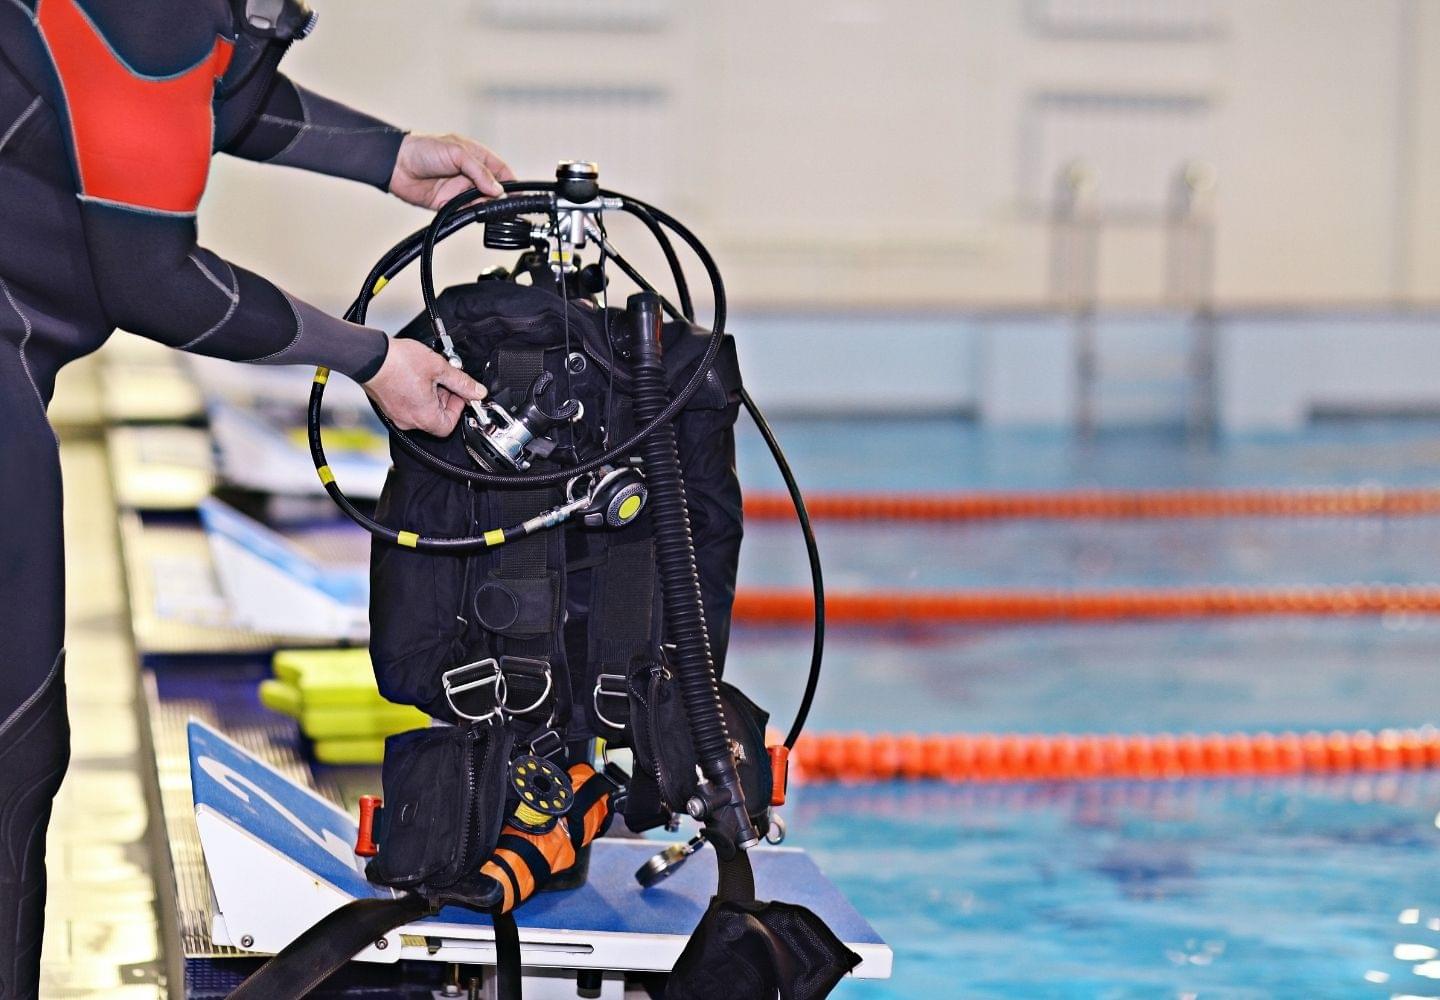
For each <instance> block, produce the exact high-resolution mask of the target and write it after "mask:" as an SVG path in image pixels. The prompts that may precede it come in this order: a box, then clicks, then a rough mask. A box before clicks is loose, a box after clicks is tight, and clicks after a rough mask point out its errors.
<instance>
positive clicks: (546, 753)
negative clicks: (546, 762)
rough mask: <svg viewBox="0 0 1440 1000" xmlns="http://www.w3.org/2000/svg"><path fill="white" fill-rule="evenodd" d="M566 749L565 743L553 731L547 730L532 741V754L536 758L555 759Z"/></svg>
mask: <svg viewBox="0 0 1440 1000" xmlns="http://www.w3.org/2000/svg"><path fill="white" fill-rule="evenodd" d="M564 749H565V741H564V740H563V739H561V737H560V734H559V733H557V732H556V731H555V730H553V729H547V730H545V731H544V732H543V733H541V734H540V735H539V736H537V737H535V738H534V739H533V740H531V741H530V753H531V754H533V755H534V756H536V757H553V756H555V755H556V754H557V753H559V752H560V751H561V750H564Z"/></svg>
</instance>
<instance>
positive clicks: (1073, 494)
mask: <svg viewBox="0 0 1440 1000" xmlns="http://www.w3.org/2000/svg"><path fill="white" fill-rule="evenodd" d="M805 505H806V508H807V509H808V510H809V512H810V516H811V517H812V518H814V519H816V520H827V521H923V522H964V521H996V520H1018V519H1033V520H1042V519H1043V520H1065V521H1069V520H1134V519H1150V518H1187V517H1188V518H1207V517H1208V518H1220V517H1417V516H1425V515H1432V514H1440V488H1429V489H1425V488H1421V489H1409V490H1389V489H1382V488H1372V487H1324V488H1317V489H1294V490H1276V489H1257V490H1065V491H1055V492H1003V493H1002V492H975V493H969V492H966V493H915V494H911V493H898V494H879V493H811V494H807V495H806V498H805ZM745 516H746V517H747V518H750V519H751V520H755V521H774V520H789V519H791V518H793V517H794V516H795V509H794V507H793V506H792V504H791V500H790V498H789V497H788V496H787V495H785V494H783V493H761V494H751V495H749V496H747V497H746V498H745Z"/></svg>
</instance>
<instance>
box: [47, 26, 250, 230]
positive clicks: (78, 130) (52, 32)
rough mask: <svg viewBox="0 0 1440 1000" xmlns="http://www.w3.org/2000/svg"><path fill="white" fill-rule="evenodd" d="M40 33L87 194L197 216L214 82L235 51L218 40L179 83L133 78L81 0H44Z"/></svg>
mask: <svg viewBox="0 0 1440 1000" xmlns="http://www.w3.org/2000/svg"><path fill="white" fill-rule="evenodd" d="M39 25H40V30H41V33H42V34H43V35H44V36H45V40H46V42H47V43H48V45H49V46H50V52H51V56H52V58H53V59H54V61H55V67H56V70H57V71H58V73H59V75H60V81H61V83H62V84H63V85H64V88H65V100H66V103H67V105H68V107H69V112H70V122H71V128H72V129H73V131H74V143H75V156H76V160H77V164H78V167H79V171H80V192H81V194H83V195H85V196H86V197H89V198H97V199H101V200H104V201H113V202H117V203H119V204H122V205H130V206H133V207H136V208H148V209H154V210H157V211H162V212H179V213H189V212H194V211H195V209H196V208H197V207H198V206H199V204H200V196H201V195H202V194H203V193H204V191H205V181H206V178H207V177H208V176H209V172H210V154H211V139H212V134H213V128H214V118H213V115H214V112H213V109H212V107H211V102H212V100H213V99H214V93H215V81H216V80H218V79H219V78H220V77H221V76H223V75H224V73H225V69H226V67H227V66H229V64H230V57H231V55H232V52H233V45H232V44H231V43H230V42H229V41H227V40H225V39H223V38H219V37H217V38H216V39H215V46H214V48H213V49H212V50H211V51H210V54H209V55H207V56H206V57H205V58H204V59H202V60H200V62H198V63H197V64H195V65H194V66H192V67H190V68H189V69H187V70H185V71H184V72H182V73H179V74H177V75H174V76H169V77H164V78H158V79H157V78H153V77H147V76H143V75H141V74H139V73H136V72H135V71H134V70H132V69H131V68H130V67H129V66H127V65H126V64H125V62H124V61H123V60H122V59H121V58H120V56H118V55H117V54H116V53H115V52H114V51H113V50H112V49H111V47H110V45H109V44H108V43H107V42H106V40H105V39H104V38H103V37H102V36H101V35H100V34H99V32H98V31H97V29H96V28H95V25H94V24H92V23H91V21H90V20H89V19H88V18H87V17H86V16H85V14H84V12H83V11H81V10H80V8H79V7H78V6H77V5H76V3H75V0H42V2H41V3H40V7H39Z"/></svg>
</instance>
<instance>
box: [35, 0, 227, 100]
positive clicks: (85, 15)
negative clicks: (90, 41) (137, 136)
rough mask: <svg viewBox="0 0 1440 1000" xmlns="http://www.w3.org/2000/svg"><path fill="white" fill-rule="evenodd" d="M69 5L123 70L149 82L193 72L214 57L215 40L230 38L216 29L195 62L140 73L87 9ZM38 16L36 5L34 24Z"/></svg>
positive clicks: (73, 3) (176, 78)
mask: <svg viewBox="0 0 1440 1000" xmlns="http://www.w3.org/2000/svg"><path fill="white" fill-rule="evenodd" d="M71 6H73V7H74V8H75V10H76V11H77V12H78V13H79V14H80V17H81V18H82V19H83V20H84V21H85V23H86V24H88V25H89V26H90V30H91V31H93V32H95V37H96V38H98V39H100V44H102V45H104V46H105V48H106V50H107V51H108V52H109V53H110V55H111V57H112V58H114V60H115V61H116V62H117V63H118V64H119V65H120V66H121V67H122V68H123V69H124V70H125V72H127V73H129V74H130V75H131V76H133V77H135V78H136V79H137V80H145V81H148V82H151V83H165V82H167V81H170V80H178V79H180V77H182V76H185V75H187V74H189V73H193V72H195V71H196V70H197V69H199V68H200V67H201V66H203V65H205V64H206V63H207V62H209V61H210V60H211V59H213V58H215V44H216V42H226V43H229V42H230V39H228V38H226V37H225V36H224V35H223V34H221V33H220V32H218V31H217V32H215V42H211V43H210V51H208V52H206V53H205V54H204V55H203V56H201V57H200V58H199V59H197V60H195V62H193V63H191V64H190V65H189V66H186V67H185V68H184V69H182V70H177V71H175V72H174V73H164V74H161V75H158V76H156V75H152V74H150V73H142V72H140V71H139V70H138V69H136V68H135V67H134V66H131V65H130V62H129V60H127V59H126V58H125V57H124V56H123V55H121V54H120V50H119V49H117V48H115V46H114V45H113V44H111V42H110V39H109V38H108V37H106V35H105V32H104V31H102V30H101V28H100V25H98V24H96V23H95V19H94V18H92V17H91V16H90V12H89V11H87V10H86V9H85V8H84V7H83V6H81V5H80V4H79V3H76V2H75V0H71ZM39 16H40V14H39V8H38V7H37V8H36V14H35V17H36V22H35V23H36V24H38V23H40V22H39Z"/></svg>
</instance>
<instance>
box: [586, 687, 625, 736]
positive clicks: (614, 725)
mask: <svg viewBox="0 0 1440 1000" xmlns="http://www.w3.org/2000/svg"><path fill="white" fill-rule="evenodd" d="M607 677H614V678H617V679H619V680H621V681H624V680H626V679H627V678H626V677H625V675H624V674H601V675H600V676H599V677H597V678H596V679H595V691H594V693H593V694H592V695H591V698H590V701H591V704H593V705H594V706H595V718H597V719H599V720H600V721H601V722H603V723H605V725H607V726H609V727H610V728H611V729H620V730H624V728H625V724H624V723H623V722H615V721H613V720H612V719H610V718H608V717H606V715H605V713H604V712H603V711H601V710H600V696H601V695H604V696H605V697H606V698H625V699H627V700H628V699H629V697H630V695H629V694H628V693H627V692H625V691H606V690H605V678H607Z"/></svg>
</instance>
